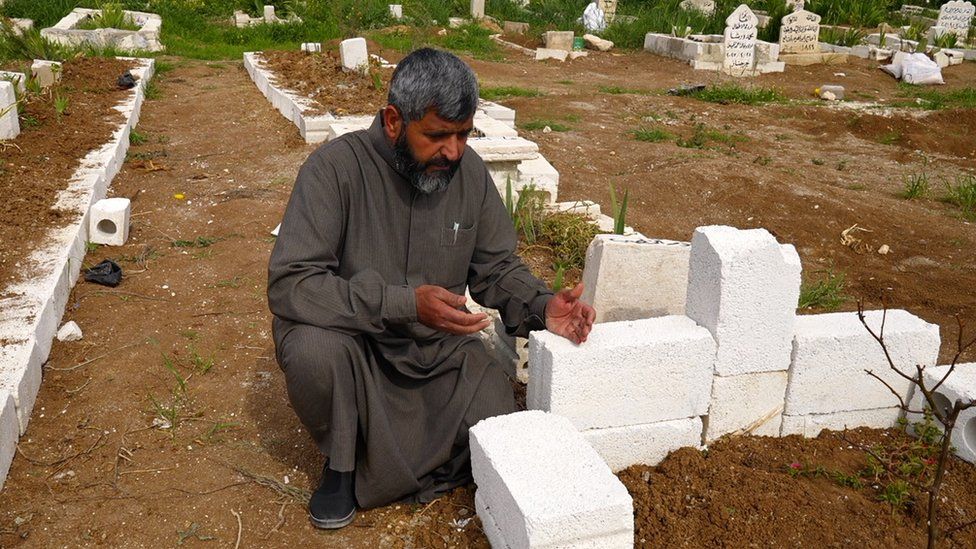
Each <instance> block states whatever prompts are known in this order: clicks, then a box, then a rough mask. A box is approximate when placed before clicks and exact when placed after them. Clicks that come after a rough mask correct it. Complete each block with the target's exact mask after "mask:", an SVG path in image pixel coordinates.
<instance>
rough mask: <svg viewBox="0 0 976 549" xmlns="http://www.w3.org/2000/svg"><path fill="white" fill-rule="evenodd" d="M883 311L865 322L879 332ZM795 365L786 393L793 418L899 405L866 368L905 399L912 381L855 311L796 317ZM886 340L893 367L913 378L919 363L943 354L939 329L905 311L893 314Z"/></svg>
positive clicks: (870, 313)
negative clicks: (885, 351)
mask: <svg viewBox="0 0 976 549" xmlns="http://www.w3.org/2000/svg"><path fill="white" fill-rule="evenodd" d="M883 314H884V313H883V311H867V312H866V313H865V320H866V321H867V322H868V325H869V326H871V328H872V329H873V330H874V331H875V332H876V333H878V332H880V328H881V321H882V316H883ZM795 330H796V335H795V337H794V339H793V362H792V364H791V366H790V380H789V385H788V387H787V390H786V410H785V412H786V414H787V415H791V416H799V415H807V414H827V413H832V412H844V411H850V410H869V409H876V408H887V407H890V406H894V405H897V404H898V402H897V399H896V398H895V396H894V395H892V394H891V392H890V391H889V390H888V388H886V387H885V386H884V384H882V383H881V382H880V381H878V380H877V379H874V378H873V377H871V376H869V375H868V374H867V373H866V372H865V370H871V371H873V372H874V373H875V374H876V375H877V376H879V377H880V378H881V379H883V380H885V381H886V382H887V383H888V384H889V385H891V387H892V388H893V389H894V390H896V391H898V393H899V394H900V395H902V398H904V399H907V398H908V397H909V396H910V390H911V383H910V382H909V381H908V380H906V379H904V378H902V377H901V376H899V375H897V374H896V373H895V372H894V371H892V370H891V368H890V366H889V365H888V362H887V361H886V359H885V355H884V352H883V351H882V349H881V345H879V344H878V342H877V341H875V339H874V338H873V337H872V336H871V334H869V333H868V331H867V330H866V329H865V328H864V326H863V325H862V324H861V322H860V321H859V320H858V318H857V313H853V312H851V313H830V314H823V315H804V316H799V317H797V319H796V325H795ZM884 340H885V345H886V346H887V347H888V352H889V354H890V355H891V359H892V361H893V362H894V365H895V366H896V367H897V368H899V369H900V370H901V371H902V372H904V373H906V374H907V375H910V376H911V375H914V373H915V365H916V364H922V365H933V364H935V361H936V359H937V358H938V356H939V342H940V340H939V327H938V326H937V325H935V324H929V323H928V322H925V321H924V320H922V319H921V318H918V317H916V316H914V315H912V314H911V313H909V312H907V311H901V310H890V311H888V312H887V315H886V319H885V322H884Z"/></svg>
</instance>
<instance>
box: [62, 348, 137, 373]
mask: <svg viewBox="0 0 976 549" xmlns="http://www.w3.org/2000/svg"><path fill="white" fill-rule="evenodd" d="M142 344H143V342H141V341H140V342H139V343H130V344H128V345H123V346H121V347H119V348H117V349H112V350H111V351H109V352H107V353H103V354H100V355H98V356H96V357H95V358H89V359H88V360H86V361H84V362H81V363H79V364H75V365H74V366H69V367H67V368H55V367H53V366H48V367H47V369H48V370H53V371H55V372H70V371H71V370H77V369H78V368H81V367H83V366H87V365H89V364H91V363H92V362H95V361H96V360H101V359H103V358H105V357H107V356H108V355H110V354H112V353H116V352H118V351H121V350H123V349H128V348H129V347H135V346H136V345H142Z"/></svg>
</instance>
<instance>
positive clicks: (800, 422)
mask: <svg viewBox="0 0 976 549" xmlns="http://www.w3.org/2000/svg"><path fill="white" fill-rule="evenodd" d="M901 413H902V411H901V408H899V407H897V406H895V407H889V408H875V409H872V410H852V411H847V412H833V413H829V414H806V415H799V416H789V415H784V416H783V427H782V429H781V430H780V436H784V437H785V436H789V435H801V436H804V437H806V438H814V437H816V436H818V435H819V434H820V432H821V431H823V430H824V429H829V430H831V431H843V430H844V429H856V428H858V427H870V428H872V429H888V428H889V427H895V426H896V425H897V424H898V418H899V417H901Z"/></svg>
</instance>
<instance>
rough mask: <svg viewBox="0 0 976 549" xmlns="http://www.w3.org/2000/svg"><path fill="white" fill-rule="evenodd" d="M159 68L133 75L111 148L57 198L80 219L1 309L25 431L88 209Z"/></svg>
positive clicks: (142, 63)
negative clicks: (148, 83)
mask: <svg viewBox="0 0 976 549" xmlns="http://www.w3.org/2000/svg"><path fill="white" fill-rule="evenodd" d="M154 66H155V61H154V60H152V59H141V60H137V67H136V68H134V69H133V70H132V74H133V76H135V77H136V79H137V82H138V84H137V86H136V87H135V88H133V89H132V90H130V91H129V92H128V95H126V98H125V99H124V100H123V101H122V102H121V103H120V104H119V105H118V106H116V107H115V108H116V110H118V111H119V112H120V113H121V114H122V116H123V117H124V122H122V123H121V125H120V126H119V127H118V129H116V130H115V132H114V133H113V134H112V137H111V139H110V141H109V142H108V143H107V144H105V145H104V146H103V147H100V148H99V149H96V150H93V151H91V152H90V153H88V155H87V156H85V158H84V159H82V161H81V167H79V168H78V169H77V170H76V171H75V173H74V175H73V176H72V178H71V179H70V180H69V181H68V185H67V188H66V189H64V190H63V191H61V192H60V193H59V194H58V196H57V198H56V199H55V204H54V206H53V207H54V208H57V209H59V210H64V211H68V212H73V213H75V214H77V217H76V219H75V221H73V222H72V223H69V224H68V225H66V226H64V227H61V228H58V229H53V230H51V231H50V232H49V233H48V234H47V235H46V237H45V242H46V244H45V246H43V247H42V248H40V249H38V250H36V251H35V252H34V253H32V254H31V256H30V258H29V261H30V262H31V264H32V265H34V268H35V271H34V272H35V273H36V274H35V276H33V277H31V279H30V280H28V281H25V282H22V283H18V284H15V285H13V286H12V287H10V288H9V292H8V293H7V295H6V296H4V297H2V298H0V311H3V312H4V314H3V315H2V316H0V339H3V340H6V341H8V342H11V343H8V344H5V345H3V346H0V390H5V391H7V392H8V393H10V394H11V395H12V396H13V398H14V402H15V403H16V406H17V418H18V422H19V423H20V430H21V432H22V433H23V432H24V431H25V430H26V429H27V424H28V421H29V420H30V413H31V409H32V408H33V406H34V401H35V399H36V397H37V391H38V389H39V388H40V383H41V364H43V363H44V361H46V360H47V357H48V354H49V353H50V350H51V341H52V339H53V338H54V334H55V332H56V331H57V329H58V325H59V324H60V319H61V315H62V313H63V312H64V307H65V304H66V303H67V301H68V294H69V293H70V291H71V287H72V286H73V285H74V283H75V281H77V280H78V276H79V274H80V267H81V264H82V261H83V260H84V257H85V242H86V241H87V240H88V211H89V209H90V208H91V205H92V204H93V203H94V202H95V201H97V200H98V199H100V198H102V197H104V196H105V192H106V188H107V186H108V184H109V183H110V182H111V181H112V179H113V178H114V177H115V174H117V173H118V171H119V169H120V168H121V166H122V163H123V161H124V160H125V153H126V150H128V147H129V133H130V131H131V129H132V128H133V127H135V125H136V123H137V122H138V121H139V109H140V107H141V106H142V101H143V99H144V97H145V86H146V83H147V82H149V80H150V78H151V77H152V74H153V68H154Z"/></svg>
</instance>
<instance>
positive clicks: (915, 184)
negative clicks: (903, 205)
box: [898, 172, 929, 200]
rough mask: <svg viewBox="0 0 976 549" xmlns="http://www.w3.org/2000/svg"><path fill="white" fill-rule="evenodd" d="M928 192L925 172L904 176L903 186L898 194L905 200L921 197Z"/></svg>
mask: <svg viewBox="0 0 976 549" xmlns="http://www.w3.org/2000/svg"><path fill="white" fill-rule="evenodd" d="M928 192H929V176H928V174H926V173H925V172H919V173H913V174H911V175H910V176H908V177H906V178H905V184H904V187H903V189H902V191H901V193H899V195H898V196H900V197H902V198H904V199H905V200H912V199H915V198H922V197H923V196H925V195H926V194H928Z"/></svg>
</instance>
